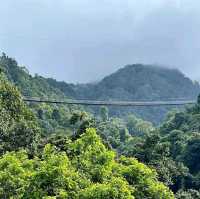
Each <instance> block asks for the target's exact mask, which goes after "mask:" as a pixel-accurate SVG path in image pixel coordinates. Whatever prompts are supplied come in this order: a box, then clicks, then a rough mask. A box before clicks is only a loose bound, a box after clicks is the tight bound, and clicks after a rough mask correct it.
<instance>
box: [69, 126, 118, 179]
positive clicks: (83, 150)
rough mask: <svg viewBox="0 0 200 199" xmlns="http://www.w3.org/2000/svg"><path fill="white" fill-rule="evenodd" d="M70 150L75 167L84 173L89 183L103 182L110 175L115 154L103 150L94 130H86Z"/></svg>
mask: <svg viewBox="0 0 200 199" xmlns="http://www.w3.org/2000/svg"><path fill="white" fill-rule="evenodd" d="M71 148H72V153H73V154H75V155H74V158H73V159H72V161H73V162H75V166H76V167H77V169H79V170H82V171H84V172H86V173H87V175H88V176H87V177H88V178H89V179H90V180H91V181H93V182H103V181H104V180H105V179H107V178H109V177H110V176H111V175H112V165H113V163H114V157H115V154H114V152H112V151H108V150H107V149H106V148H105V146H104V145H103V144H102V142H101V140H100V138H99V136H98V135H97V134H96V131H95V130H94V129H90V130H87V131H86V133H85V134H84V135H83V136H82V137H81V139H78V140H77V141H75V142H74V143H72V145H71Z"/></svg>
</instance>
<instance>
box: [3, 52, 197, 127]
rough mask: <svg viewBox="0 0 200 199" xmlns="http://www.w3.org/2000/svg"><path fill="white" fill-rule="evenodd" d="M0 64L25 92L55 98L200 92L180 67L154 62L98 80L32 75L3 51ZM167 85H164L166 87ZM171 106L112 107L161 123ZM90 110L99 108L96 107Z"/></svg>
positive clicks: (131, 98)
mask: <svg viewBox="0 0 200 199" xmlns="http://www.w3.org/2000/svg"><path fill="white" fill-rule="evenodd" d="M0 67H1V70H2V71H4V72H5V73H6V75H7V77H8V79H9V80H10V81H12V82H13V83H14V84H15V85H16V86H18V88H19V89H20V91H21V92H22V94H23V95H25V96H36V97H48V98H53V99H62V100H63V99H69V98H71V99H94V100H126V101H134V100H173V99H189V100H191V99H192V100H194V99H196V98H197V96H198V94H199V92H200V86H199V84H198V83H197V82H192V81H191V80H190V79H189V78H187V77H185V76H184V75H183V74H182V73H181V72H180V71H178V70H175V69H168V68H163V67H159V66H152V65H141V64H136V65H128V66H126V67H124V68H122V69H120V70H118V71H117V72H115V73H113V74H111V75H109V76H107V77H105V78H104V79H103V80H101V81H100V82H98V83H95V84H77V85H75V84H68V83H65V82H58V81H56V80H54V79H52V78H44V77H41V76H39V75H35V76H31V75H30V74H29V72H28V71H27V69H26V68H25V67H19V66H18V64H17V62H16V61H15V60H14V59H11V58H9V57H7V56H6V55H5V54H3V55H2V56H1V57H0ZM163 88H164V89H163ZM169 110H170V107H164V108H161V107H159V108H148V109H146V108H139V109H138V108H130V107H129V108H126V109H124V108H123V109H121V108H116V107H115V108H110V114H111V115H112V116H117V117H118V116H120V117H125V116H127V115H128V114H136V115H138V116H139V117H142V118H143V119H145V120H147V121H151V122H153V123H155V124H158V123H160V122H161V121H162V120H163V119H164V116H165V114H166V113H167V112H168V111H169ZM90 111H93V112H94V111H95V113H97V110H96V109H92V110H90Z"/></svg>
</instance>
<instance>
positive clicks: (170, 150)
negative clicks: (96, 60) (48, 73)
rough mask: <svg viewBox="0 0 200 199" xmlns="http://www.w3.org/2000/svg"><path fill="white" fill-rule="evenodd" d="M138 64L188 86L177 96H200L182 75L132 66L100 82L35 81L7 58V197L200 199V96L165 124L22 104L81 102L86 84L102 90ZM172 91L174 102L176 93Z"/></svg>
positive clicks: (0, 109)
mask: <svg viewBox="0 0 200 199" xmlns="http://www.w3.org/2000/svg"><path fill="white" fill-rule="evenodd" d="M137 67H139V69H142V68H145V69H142V70H145V71H148V70H149V73H150V71H151V73H152V74H153V71H152V70H155V71H156V72H155V73H156V74H158V73H159V75H158V77H161V76H164V77H165V78H166V79H167V80H166V81H164V82H165V83H166V82H168V81H170V82H171V83H170V85H173V84H175V85H176V84H178V83H177V82H176V80H177V81H178V82H179V81H185V83H183V85H185V86H183V85H182V87H184V89H185V88H186V89H185V91H183V90H181V86H180V85H176V88H177V89H178V90H177V92H178V93H179V94H177V95H176V93H172V94H173V96H175V95H176V97H178V96H179V95H180V96H182V97H183V98H189V97H188V96H189V95H190V96H192V97H193V98H194V97H195V95H197V94H195V92H198V89H199V86H198V84H193V82H192V81H191V80H189V79H188V78H185V77H184V76H183V75H182V74H181V73H180V72H178V71H176V70H175V71H174V70H170V69H161V68H159V67H158V68H156V67H150V66H148V67H147V66H146V67H144V66H127V67H125V68H124V69H121V70H119V71H118V72H117V73H115V74H113V75H111V76H110V77H107V78H105V79H104V80H102V81H101V82H100V83H98V84H95V85H73V84H66V83H64V82H57V81H56V80H53V79H46V78H43V77H40V76H39V75H36V76H35V77H33V76H31V75H30V74H29V73H28V71H27V70H26V68H24V67H19V66H18V64H17V62H16V61H15V60H14V59H11V58H9V57H7V56H6V55H5V54H3V55H2V56H1V58H0V68H1V75H0V198H5V199H7V198H63V199H64V198H70V199H71V198H76V199H77V198H80V199H82V198H83V199H84V198H85V199H90V198H91V199H93V198H97V199H98V198H99V199H104V198H108V199H110V198H113V199H115V198H116V199H124V198H127V199H128V198H136V199H146V198H148V199H151V198H152V199H170V198H174V197H175V198H176V199H198V198H200V192H199V190H200V175H199V172H200V166H199V162H200V156H199V154H200V153H199V151H200V144H199V143H200V137H199V132H200V97H199V98H198V99H197V104H196V105H195V106H188V107H185V108H184V109H182V110H172V111H170V112H169V113H168V114H167V115H166V116H165V119H164V121H163V122H162V123H161V125H159V126H158V127H156V126H154V125H153V124H152V123H151V122H147V121H144V120H142V119H141V118H139V117H136V116H135V115H134V114H130V113H127V115H124V117H122V118H119V117H116V116H113V114H112V113H111V111H112V110H109V109H108V108H107V107H99V108H98V109H96V110H95V114H93V110H89V109H85V108H84V107H80V106H71V105H70V106H64V105H49V104H45V103H41V104H37V103H28V104H25V103H24V102H23V99H22V94H23V95H28V96H39V97H44V98H47V97H48V98H54V99H55V98H56V99H62V100H63V99H65V100H67V99H69V98H70V97H77V96H75V95H76V94H77V93H79V94H80V93H81V92H80V90H81V88H83V87H84V88H83V90H82V91H85V90H87V89H89V88H92V87H93V88H96V92H97V91H98V88H97V87H98V85H101V86H99V88H101V87H103V86H102V85H104V84H109V82H110V81H111V80H109V79H110V78H111V79H112V78H113V76H115V75H116V76H118V78H120V75H119V74H121V73H122V72H123V71H126V70H133V71H135V70H136V68H137ZM164 71H165V72H164ZM170 71H171V72H170ZM124 73H126V72H124ZM129 73H131V72H129ZM168 73H169V74H168ZM142 74H144V71H143V72H142ZM156 74H154V75H153V76H156ZM167 74H168V75H169V77H168V75H167ZM173 75H174V76H173ZM138 76H139V75H138ZM138 76H137V77H138ZM147 76H148V75H147ZM158 77H157V78H158ZM178 77H179V78H178ZM169 78H171V80H168V79H169ZM182 78H183V79H182ZM114 79H117V77H114ZM114 79H113V80H112V81H113V85H112V88H114V87H115V86H116V85H115V84H116V83H114ZM146 79H148V78H147V77H146ZM112 81H111V83H112ZM121 81H122V80H121ZM123 81H125V80H123ZM137 81H138V82H139V80H137ZM143 81H144V79H143ZM152 81H154V80H152ZM159 81H161V82H162V80H159ZM103 82H107V83H103ZM117 82H120V80H119V79H118V81H117ZM120 83H121V84H122V85H123V82H120ZM125 84H126V83H124V85H125ZM141 84H142V82H141ZM141 84H139V83H138V85H140V86H141ZM66 85H67V86H66ZM127 85H128V82H127ZM163 86H164V87H165V86H167V84H164V83H163ZM106 87H107V86H105V89H103V90H102V93H104V90H106ZM158 87H159V86H158ZM84 89H85V90H84ZM171 89H172V87H171ZM195 89H196V90H195ZM169 90H170V89H169ZM180 90H181V91H180ZM186 90H188V91H187V92H186ZM77 91H79V92H77ZM91 92H92V90H91ZM98 92H100V91H98ZM98 92H97V93H98ZM106 92H108V91H106ZM109 92H110V93H111V94H112V92H111V91H109ZM138 92H139V91H138ZM152 92H153V91H152ZM160 92H161V88H160ZM184 92H185V94H184ZM66 93H68V96H67V94H66ZM87 94H89V92H88V93H87ZM168 94H169V98H171V97H170V91H169V93H168ZM184 95H185V97H184ZM79 97H80V96H79ZM88 97H92V96H88ZM96 97H98V96H96ZM165 97H167V95H166V96H163V98H165ZM116 99H117V98H116ZM138 99H139V98H138ZM148 99H153V98H150V97H149V98H148ZM156 99H162V98H156ZM123 100H125V98H123ZM89 111H90V112H89ZM164 111H166V110H164ZM152 114H153V113H152Z"/></svg>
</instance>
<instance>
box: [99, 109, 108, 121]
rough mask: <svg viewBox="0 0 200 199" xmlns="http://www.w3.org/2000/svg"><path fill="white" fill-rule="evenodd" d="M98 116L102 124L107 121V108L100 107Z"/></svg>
mask: <svg viewBox="0 0 200 199" xmlns="http://www.w3.org/2000/svg"><path fill="white" fill-rule="evenodd" d="M100 116H101V119H102V121H103V122H106V121H107V120H108V108H107V107H106V106H102V107H101V109H100Z"/></svg>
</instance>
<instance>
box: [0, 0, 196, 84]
mask: <svg viewBox="0 0 200 199" xmlns="http://www.w3.org/2000/svg"><path fill="white" fill-rule="evenodd" d="M199 9H200V1H199V0H5V1H1V5H0V27H1V28H0V51H4V52H5V53H7V54H8V55H9V56H12V57H14V58H16V60H17V61H18V62H19V63H20V64H21V65H25V66H26V67H27V68H28V69H29V71H30V72H31V73H32V74H34V73H38V74H41V75H44V76H46V77H54V78H56V79H58V80H65V81H67V82H90V81H95V80H99V79H101V78H102V77H103V76H105V75H107V74H109V73H111V72H113V71H115V70H117V69H118V68H120V67H122V66H124V65H127V64H133V63H147V64H154V63H155V64H162V65H166V66H170V67H176V68H179V69H180V70H182V71H183V72H184V73H185V74H187V75H188V76H190V77H191V78H193V79H200V11H199Z"/></svg>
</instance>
